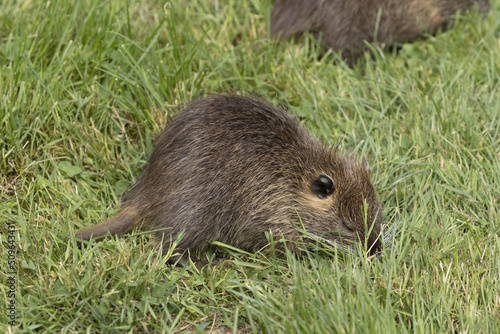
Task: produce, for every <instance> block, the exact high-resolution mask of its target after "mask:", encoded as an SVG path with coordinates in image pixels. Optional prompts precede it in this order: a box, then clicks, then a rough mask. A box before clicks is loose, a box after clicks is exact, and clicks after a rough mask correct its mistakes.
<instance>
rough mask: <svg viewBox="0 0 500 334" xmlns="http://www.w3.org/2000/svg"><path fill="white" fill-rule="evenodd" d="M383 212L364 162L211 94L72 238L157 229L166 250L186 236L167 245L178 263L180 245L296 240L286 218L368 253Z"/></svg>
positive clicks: (272, 111) (271, 115)
mask: <svg viewBox="0 0 500 334" xmlns="http://www.w3.org/2000/svg"><path fill="white" fill-rule="evenodd" d="M382 214H383V213H382V206H381V205H380V202H379V200H378V198H377V194H376V192H375V189H374V188H373V185H372V183H371V181H370V168H369V166H368V163H367V162H366V161H364V160H363V163H358V162H356V161H355V160H354V159H352V158H351V157H349V156H347V155H340V154H339V153H338V152H337V151H336V150H331V149H330V148H328V147H326V146H325V145H323V144H321V143H319V142H318V141H316V140H314V139H313V138H311V137H310V136H309V135H308V133H307V131H306V130H305V129H304V127H302V126H301V125H300V124H299V123H298V121H297V120H294V119H293V118H291V117H290V116H289V115H288V114H287V113H286V111H285V110H283V109H280V108H275V107H273V106H271V105H269V104H267V103H265V102H263V101H261V100H258V99H254V98H249V97H242V96H212V97H208V98H205V99H200V100H196V101H194V102H192V103H191V104H190V105H189V106H188V107H187V108H186V109H184V110H183V111H181V112H180V113H179V115H177V116H176V117H175V118H174V120H173V121H172V122H171V123H169V124H168V125H167V126H166V128H165V129H164V130H163V132H162V133H161V135H160V137H159V138H158V139H157V141H156V144H155V148H154V150H153V153H152V154H151V157H150V158H149V161H148V163H147V165H146V167H145V169H144V172H143V174H142V176H141V177H140V178H139V179H138V180H137V182H136V183H135V184H134V185H133V186H132V188H131V189H130V190H129V192H128V193H127V194H126V196H125V197H124V199H123V204H122V210H121V211H120V212H118V214H117V215H116V216H115V217H112V218H110V219H109V220H107V221H105V222H104V223H101V224H99V225H96V226H93V227H90V228H88V229H86V230H83V231H78V232H76V236H77V237H78V238H81V239H85V240H89V239H91V238H98V237H102V236H105V235H106V234H108V233H110V234H123V233H126V232H128V231H131V230H132V229H133V228H134V227H140V228H143V229H147V230H161V232H159V233H160V236H162V237H163V252H164V253H167V252H168V249H169V248H170V243H171V241H172V239H175V238H176V236H177V235H178V233H181V232H185V235H184V237H183V238H182V240H181V241H180V243H179V244H178V245H177V248H176V250H177V251H178V252H179V253H180V255H181V256H182V257H181V262H185V261H186V259H187V256H186V255H187V253H186V251H187V250H190V251H203V250H205V249H206V248H207V247H208V246H209V245H210V243H211V242H213V241H219V242H223V243H226V244H229V245H231V246H234V247H238V248H241V249H244V250H247V251H256V250H259V249H260V248H262V247H264V246H266V245H267V244H268V240H267V238H266V233H271V234H273V235H274V238H275V239H279V238H282V237H284V238H285V239H287V240H298V239H299V238H300V236H301V234H300V233H299V232H298V231H297V229H296V228H295V227H294V226H293V225H294V224H295V225H297V226H302V227H303V228H304V229H305V230H306V231H307V232H309V233H311V234H312V235H313V236H317V237H321V238H324V239H327V240H329V241H333V242H338V244H339V247H341V248H343V247H344V248H350V247H352V243H353V242H358V241H363V242H364V241H365V240H366V241H367V246H368V247H369V248H370V250H371V251H372V252H374V251H378V250H380V249H381V246H382V242H381V240H380V239H379V234H380V230H381V225H382ZM299 216H300V218H299ZM365 237H366V238H367V239H365ZM177 259H178V257H173V258H171V259H170V260H171V262H175V261H176V260H177Z"/></svg>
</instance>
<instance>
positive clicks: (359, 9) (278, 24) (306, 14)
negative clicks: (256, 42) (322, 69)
mask: <svg viewBox="0 0 500 334" xmlns="http://www.w3.org/2000/svg"><path fill="white" fill-rule="evenodd" d="M474 7H477V8H478V11H479V12H480V13H487V12H488V11H489V9H490V5H489V2H488V0H406V1H401V0H276V2H275V4H274V8H273V11H272V14H271V35H272V36H274V37H279V38H281V39H284V38H288V37H291V36H300V35H302V34H304V33H306V32H310V33H312V34H313V35H314V36H315V37H319V35H320V34H321V42H322V44H323V45H324V46H325V47H328V48H331V49H332V50H333V51H335V52H339V51H343V52H342V57H343V58H344V59H345V60H347V61H348V62H349V61H352V60H353V59H354V58H355V57H356V56H358V55H360V54H361V53H362V51H363V49H364V48H365V41H366V42H369V43H374V42H377V43H379V45H380V46H381V47H387V46H389V45H391V44H393V43H398V42H399V43H402V42H408V41H411V40H414V39H415V38H416V37H418V36H420V35H421V34H423V33H425V32H428V33H431V34H432V33H435V32H436V31H437V30H438V29H439V28H442V29H446V27H447V26H448V24H449V22H450V20H452V16H453V15H454V14H457V13H458V12H462V13H463V12H465V11H467V10H471V9H472V8H474Z"/></svg>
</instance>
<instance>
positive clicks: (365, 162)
mask: <svg viewBox="0 0 500 334" xmlns="http://www.w3.org/2000/svg"><path fill="white" fill-rule="evenodd" d="M361 166H363V168H364V169H366V170H367V171H368V173H370V174H371V173H372V170H371V169H370V164H369V163H368V161H366V159H365V158H363V160H362V161H361Z"/></svg>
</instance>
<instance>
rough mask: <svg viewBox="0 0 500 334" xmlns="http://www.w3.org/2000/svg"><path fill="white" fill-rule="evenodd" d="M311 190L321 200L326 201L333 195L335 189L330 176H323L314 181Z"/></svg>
mask: <svg viewBox="0 0 500 334" xmlns="http://www.w3.org/2000/svg"><path fill="white" fill-rule="evenodd" d="M311 189H312V191H313V192H314V193H315V194H316V195H318V197H319V198H321V199H326V198H327V197H328V196H330V195H331V194H333V191H334V190H335V187H334V186H333V180H332V179H331V178H330V177H329V176H327V175H324V174H321V175H320V176H319V177H318V178H317V179H316V180H314V182H313V184H312V187H311Z"/></svg>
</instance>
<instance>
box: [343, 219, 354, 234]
mask: <svg viewBox="0 0 500 334" xmlns="http://www.w3.org/2000/svg"><path fill="white" fill-rule="evenodd" d="M342 225H343V226H344V227H345V229H346V230H348V231H349V232H354V230H353V229H352V228H350V227H349V225H347V224H346V222H345V220H342Z"/></svg>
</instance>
